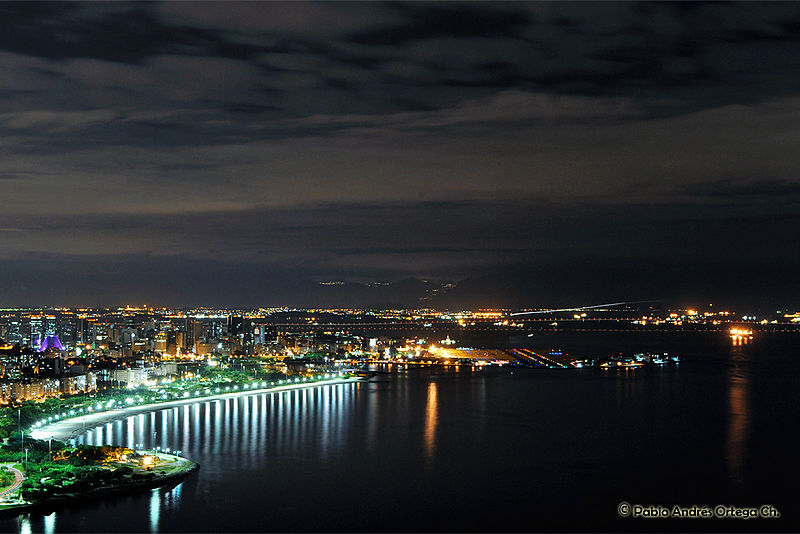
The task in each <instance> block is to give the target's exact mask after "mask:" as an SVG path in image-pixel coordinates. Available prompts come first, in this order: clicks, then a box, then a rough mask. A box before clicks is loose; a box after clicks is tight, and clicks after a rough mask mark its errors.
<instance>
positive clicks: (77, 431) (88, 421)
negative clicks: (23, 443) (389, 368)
mask: <svg viewBox="0 0 800 534" xmlns="http://www.w3.org/2000/svg"><path fill="white" fill-rule="evenodd" d="M362 380H363V378H362V377H353V378H335V379H331V380H320V381H319V382H303V383H299V384H293V385H289V386H275V387H269V388H259V389H247V390H242V391H234V392H231V393H219V394H216V395H209V396H206V397H190V398H187V399H178V400H173V401H167V402H157V403H153V404H145V405H140V406H130V407H127V408H119V409H116V410H109V411H107V412H95V413H91V414H84V415H79V416H76V417H70V418H69V419H62V420H60V421H56V422H53V423H50V424H48V425H45V426H43V427H41V428H37V429H35V430H33V431H31V433H30V436H31V437H32V438H34V439H44V440H46V439H55V440H59V441H67V440H70V439H74V438H76V437H77V436H80V435H81V434H83V433H84V432H86V431H87V430H91V429H93V428H97V427H99V426H101V425H104V424H106V423H110V422H112V421H117V420H119V419H125V418H127V417H130V416H132V415H138V414H141V413H148V412H152V411H156V410H162V409H165V408H172V407H176V406H183V405H185V404H195V403H198V402H206V401H213V400H219V399H226V398H235V397H245V396H248V395H260V394H263V393H280V392H282V391H290V390H293V389H304V388H311V387H317V386H331V385H336V384H349V383H353V382H360V381H362Z"/></svg>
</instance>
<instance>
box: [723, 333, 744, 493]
mask: <svg viewBox="0 0 800 534" xmlns="http://www.w3.org/2000/svg"><path fill="white" fill-rule="evenodd" d="M748 363H749V362H748V360H747V356H746V355H745V354H744V352H743V351H742V349H741V346H740V345H739V346H735V347H734V348H733V349H732V351H731V367H730V375H729V379H728V410H729V417H728V432H727V438H726V441H725V452H726V457H727V459H728V475H729V476H730V478H731V480H732V481H733V482H737V483H742V482H744V472H743V466H744V459H745V457H746V453H747V440H748V434H749V432H750V407H749V400H748V385H749V368H748Z"/></svg>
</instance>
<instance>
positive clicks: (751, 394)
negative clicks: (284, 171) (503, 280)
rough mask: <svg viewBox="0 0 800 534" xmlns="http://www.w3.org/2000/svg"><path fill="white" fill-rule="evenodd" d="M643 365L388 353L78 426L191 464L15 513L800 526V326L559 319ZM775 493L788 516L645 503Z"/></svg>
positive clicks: (570, 346)
mask: <svg viewBox="0 0 800 534" xmlns="http://www.w3.org/2000/svg"><path fill="white" fill-rule="evenodd" d="M529 343H530V346H531V347H532V348H535V349H538V350H542V351H548V350H550V349H551V348H558V349H562V350H565V351H568V352H569V353H570V354H572V355H574V356H575V357H598V356H604V355H608V354H610V353H618V352H623V353H633V352H638V351H653V352H655V351H658V352H663V351H669V352H670V353H674V354H678V355H680V356H681V357H682V358H683V361H682V362H681V363H680V364H677V365H669V366H663V367H648V368H641V369H635V370H627V371H625V370H621V371H616V370H612V371H604V370H600V369H563V370H562V369H524V368H486V369H482V370H471V369H469V368H464V367H461V368H455V367H453V368H428V369H398V368H397V367H396V366H395V367H393V368H391V369H389V368H384V369H383V370H384V371H386V372H385V373H381V374H380V375H379V376H378V377H377V378H376V379H373V380H372V381H370V382H367V383H358V384H344V385H336V386H326V387H320V388H313V389H303V390H296V391H290V392H282V393H275V394H257V395H253V396H250V397H242V398H238V399H228V400H219V401H206V402H198V403H197V404H195V405H187V406H182V407H179V408H171V409H165V410H161V411H157V412H153V413H150V414H143V415H138V416H133V417H131V418H129V419H128V420H122V421H118V422H115V423H111V424H108V425H105V426H103V427H100V428H97V429H91V430H89V431H87V432H86V433H85V434H84V435H82V436H81V437H80V438H79V441H80V442H83V443H89V444H103V443H113V444H119V445H128V446H132V445H134V444H137V443H143V444H144V445H145V446H146V447H155V446H160V447H162V448H166V447H169V448H170V449H172V450H175V449H178V450H181V451H183V454H184V455H185V456H186V457H188V458H190V459H192V460H193V461H195V462H197V463H199V464H200V466H201V468H200V471H199V472H197V473H195V474H193V475H191V476H190V477H189V478H188V479H186V480H185V481H184V482H182V483H181V484H179V485H177V486H174V487H171V488H161V489H156V490H152V491H148V492H146V493H141V494H137V495H130V496H123V497H112V498H109V499H108V500H100V501H93V502H87V503H84V504H79V505H69V506H60V507H57V508H55V509H54V510H52V512H51V513H47V515H45V514H44V513H31V514H29V515H26V516H23V517H20V518H14V519H5V520H2V521H0V530H2V531H7V532H15V531H22V532H46V533H51V532H110V531H113V532H294V531H301V532H331V531H333V532H336V531H346V532H353V531H370V532H385V531H424V532H473V531H492V532H498V531H499V532H506V531H576V530H577V531H643V530H645V531H800V521H798V513H797V508H798V503H800V489H798V488H799V486H798V481H800V461H798V444H799V443H800V441H799V440H798V438H800V426H799V423H798V422H799V421H800V402H798V400H799V399H798V384H800V379H799V378H798V373H800V335H797V334H760V335H757V337H756V338H755V339H753V340H752V341H751V342H749V343H747V344H744V345H734V344H733V343H732V341H731V339H730V338H729V337H727V336H726V335H725V334H724V333H681V334H675V333H670V334H653V333H649V334H648V333H546V334H536V335H534V336H533V337H532V338H530V339H529ZM623 501H624V502H628V503H631V504H643V505H662V506H665V507H668V508H671V507H672V506H673V505H676V504H677V505H681V506H691V505H695V504H697V505H709V506H712V507H713V506H716V505H719V504H724V505H736V506H742V507H744V506H747V507H750V506H760V505H763V504H772V505H774V506H775V507H776V508H777V509H778V510H779V511H780V513H781V517H780V518H777V519H750V520H746V521H745V520H732V519H729V520H724V519H641V518H639V519H634V518H623V517H620V516H619V515H618V512H617V508H618V505H619V503H620V502H623Z"/></svg>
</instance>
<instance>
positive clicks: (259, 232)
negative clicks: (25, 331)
mask: <svg viewBox="0 0 800 534" xmlns="http://www.w3.org/2000/svg"><path fill="white" fill-rule="evenodd" d="M0 106H1V107H0V188H1V189H0V191H2V201H3V202H2V208H3V209H2V213H1V214H0V305H4V306H13V305H120V304H143V303H147V304H150V305H175V306H184V305H209V306H239V305H241V306H252V305H264V306H278V305H287V306H310V305H315V304H320V305H335V304H340V305H343V306H353V305H359V304H361V305H383V304H403V305H414V304H415V303H418V302H419V298H420V297H421V296H423V295H426V294H427V295H428V296H431V295H433V293H431V291H430V290H431V288H434V287H437V288H438V287H440V285H441V284H442V283H444V282H449V283H451V284H453V286H452V287H450V288H449V289H448V290H447V291H440V292H439V294H438V295H440V296H434V297H433V298H432V299H431V300H428V301H423V302H427V303H428V304H431V305H437V306H442V307H445V306H498V305H505V306H538V305H542V306H549V305H574V304H584V305H588V304H594V303H598V302H606V301H608V302H610V301H617V300H625V299H631V300H639V299H664V300H665V301H667V302H674V303H676V304H696V303H703V302H715V303H716V302H719V303H721V304H730V305H734V306H740V307H744V306H751V305H752V306H762V307H776V306H778V307H786V306H788V307H795V306H797V305H800V283H798V276H797V273H798V272H800V254H798V244H799V243H798V241H799V240H798V228H800V226H799V225H798V223H799V222H800V176H798V169H800V5H798V4H796V3H785V4H784V3H750V4H725V3H710V4H696V3H679V4H656V3H644V4H637V3H613V4H612V3H608V4H603V3H576V4H571V3H511V4H505V3H494V2H493V3H476V2H469V3H429V2H425V3H354V4H351V3H319V4H306V3H286V4H284V3H241V4H240V3H219V4H217V3H198V4H195V3H184V2H180V3H133V4H126V3H112V4H105V3H80V4H70V3H54V4H38V3H19V4H14V3H2V4H0ZM422 280H427V281H428V283H427V284H425V283H423V282H422ZM332 281H341V282H345V284H343V285H321V284H320V283H319V282H332ZM368 282H382V283H386V282H389V283H391V284H390V285H388V286H386V285H377V286H376V285H375V284H373V285H371V286H370V285H367V284H366V283H368Z"/></svg>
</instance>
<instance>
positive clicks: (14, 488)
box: [0, 464, 25, 497]
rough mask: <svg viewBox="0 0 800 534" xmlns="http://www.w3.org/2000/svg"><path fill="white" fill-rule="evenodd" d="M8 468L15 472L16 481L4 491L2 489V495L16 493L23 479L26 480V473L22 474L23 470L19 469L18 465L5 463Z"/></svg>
mask: <svg viewBox="0 0 800 534" xmlns="http://www.w3.org/2000/svg"><path fill="white" fill-rule="evenodd" d="M5 467H6V468H7V469H10V470H11V471H13V473H14V483H13V484H11V486H9V487H8V488H6V489H5V490H4V491H0V497H3V496H4V495H8V494H9V493H14V492H15V491H17V490H18V489H19V485H20V484H22V481H23V480H25V475H23V474H22V471H20V470H19V469H17V468H16V467H12V466H11V464H5Z"/></svg>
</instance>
